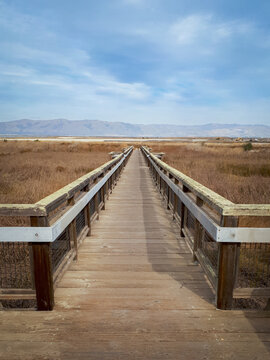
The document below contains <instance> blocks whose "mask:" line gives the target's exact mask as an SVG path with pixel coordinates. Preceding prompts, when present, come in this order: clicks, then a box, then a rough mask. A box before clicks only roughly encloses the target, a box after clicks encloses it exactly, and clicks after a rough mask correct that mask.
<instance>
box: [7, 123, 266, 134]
mask: <svg viewBox="0 0 270 360" xmlns="http://www.w3.org/2000/svg"><path fill="white" fill-rule="evenodd" d="M0 135H10V136H124V137H186V136H192V137H210V136H228V137H263V138H265V137H270V126H268V125H239V124H205V125H171V124H150V125H145V124H129V123H125V122H109V121H100V120H66V119H54V120H29V119H21V120H15V121H6V122H0Z"/></svg>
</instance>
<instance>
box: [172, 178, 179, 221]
mask: <svg viewBox="0 0 270 360" xmlns="http://www.w3.org/2000/svg"><path fill="white" fill-rule="evenodd" d="M174 183H175V185H178V184H179V180H177V179H175V178H174ZM173 195H174V196H173V218H174V219H175V214H176V213H177V210H178V196H177V195H176V193H174V194H173Z"/></svg>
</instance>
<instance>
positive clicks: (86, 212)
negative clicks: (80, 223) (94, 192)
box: [84, 184, 91, 236]
mask: <svg viewBox="0 0 270 360" xmlns="http://www.w3.org/2000/svg"><path fill="white" fill-rule="evenodd" d="M89 190H90V184H87V185H86V187H85V188H84V191H85V192H88V191H89ZM84 217H85V220H86V224H87V226H88V232H87V236H90V235H91V214H90V202H89V203H88V204H87V205H86V206H85V208H84Z"/></svg>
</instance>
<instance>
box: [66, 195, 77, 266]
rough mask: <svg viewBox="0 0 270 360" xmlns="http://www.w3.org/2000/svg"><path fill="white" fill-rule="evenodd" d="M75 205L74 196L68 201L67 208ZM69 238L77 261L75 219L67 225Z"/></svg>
mask: <svg viewBox="0 0 270 360" xmlns="http://www.w3.org/2000/svg"><path fill="white" fill-rule="evenodd" d="M74 204H75V200H74V196H72V197H71V198H70V199H68V206H73V205H74ZM68 231H69V238H70V242H71V243H73V245H74V250H75V254H76V255H75V257H74V260H78V239H77V232H76V218H75V219H73V220H72V221H71V223H70V224H69V229H68Z"/></svg>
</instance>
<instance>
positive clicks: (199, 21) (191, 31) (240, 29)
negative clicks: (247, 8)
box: [170, 14, 252, 45]
mask: <svg viewBox="0 0 270 360" xmlns="http://www.w3.org/2000/svg"><path fill="white" fill-rule="evenodd" d="M251 29H252V25H251V24H248V23H245V22H240V21H224V22H222V21H220V22H219V21H217V20H216V19H215V18H214V16H213V15H211V14H206V15H202V14H193V15H190V16H187V17H185V18H181V19H179V20H178V21H176V22H175V23H174V24H172V25H171V27H170V33H171V35H172V36H173V37H174V38H175V40H176V42H177V43H178V44H179V45H191V44H194V43H199V42H201V41H203V42H204V44H207V42H208V43H209V42H210V43H217V42H220V41H224V40H226V39H230V38H231V37H232V36H234V35H236V34H241V35H248V33H249V31H250V30H251Z"/></svg>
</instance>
